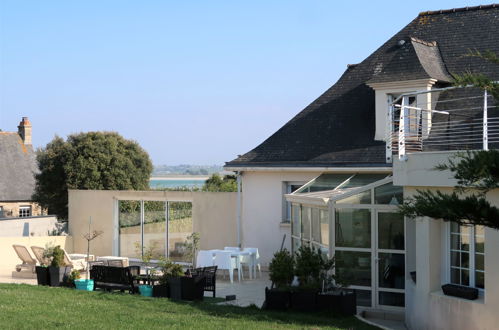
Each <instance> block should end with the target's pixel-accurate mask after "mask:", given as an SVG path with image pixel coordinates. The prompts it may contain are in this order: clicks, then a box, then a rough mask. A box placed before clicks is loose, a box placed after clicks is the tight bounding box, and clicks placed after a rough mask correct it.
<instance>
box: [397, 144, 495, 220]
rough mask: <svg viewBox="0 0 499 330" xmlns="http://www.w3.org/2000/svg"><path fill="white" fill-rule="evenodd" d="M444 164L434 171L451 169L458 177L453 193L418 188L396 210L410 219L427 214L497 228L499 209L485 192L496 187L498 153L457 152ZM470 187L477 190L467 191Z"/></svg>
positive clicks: (432, 216) (492, 151)
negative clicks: (468, 192) (490, 201)
mask: <svg viewBox="0 0 499 330" xmlns="http://www.w3.org/2000/svg"><path fill="white" fill-rule="evenodd" d="M456 157H457V159H458V160H456V159H450V160H449V162H448V163H447V164H441V165H439V166H437V168H436V169H437V170H450V171H451V172H453V173H454V177H455V178H456V179H457V180H458V186H456V187H455V191H454V192H453V193H452V194H444V193H442V192H440V191H436V192H433V191H427V190H418V191H417V193H416V194H415V195H414V196H413V197H412V198H409V199H407V200H406V201H405V202H404V204H402V205H400V206H399V211H400V213H402V214H403V215H404V216H406V217H409V218H415V217H430V218H434V219H442V220H444V221H453V222H456V223H458V224H472V225H483V226H486V227H490V228H495V229H499V209H498V208H497V207H495V206H492V205H490V203H489V202H488V201H487V200H486V199H485V194H486V192H487V191H489V190H491V189H494V188H498V182H499V181H498V179H499V152H498V151H497V150H490V151H484V150H481V151H470V152H467V153H459V154H457V156H456ZM469 190H473V191H476V190H478V191H479V193H478V194H476V193H470V194H468V195H465V196H461V195H463V193H466V192H467V191H469Z"/></svg>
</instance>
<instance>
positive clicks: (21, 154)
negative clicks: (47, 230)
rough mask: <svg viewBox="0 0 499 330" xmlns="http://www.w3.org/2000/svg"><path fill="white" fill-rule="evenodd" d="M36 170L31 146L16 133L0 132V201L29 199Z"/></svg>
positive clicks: (33, 185)
mask: <svg viewBox="0 0 499 330" xmlns="http://www.w3.org/2000/svg"><path fill="white" fill-rule="evenodd" d="M37 171H38V167H37V164H36V157H35V153H34V151H33V147H32V146H31V145H24V143H23V141H22V140H21V138H20V136H19V135H18V134H17V133H11V132H0V201H30V200H31V195H32V194H33V191H34V188H35V177H34V174H35V173H36V172H37Z"/></svg>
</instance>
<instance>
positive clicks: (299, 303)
mask: <svg viewBox="0 0 499 330" xmlns="http://www.w3.org/2000/svg"><path fill="white" fill-rule="evenodd" d="M317 293H318V292H317V290H300V291H294V292H291V304H290V305H291V309H293V310H295V311H298V312H312V311H316V310H317Z"/></svg>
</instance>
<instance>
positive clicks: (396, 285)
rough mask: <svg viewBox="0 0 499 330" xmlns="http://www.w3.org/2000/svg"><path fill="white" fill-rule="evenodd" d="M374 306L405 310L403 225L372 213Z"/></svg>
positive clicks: (400, 219)
mask: <svg viewBox="0 0 499 330" xmlns="http://www.w3.org/2000/svg"><path fill="white" fill-rule="evenodd" d="M376 238H377V242H376V249H375V259H374V260H375V273H376V275H375V281H376V283H375V286H374V288H375V292H374V295H375V300H376V302H375V306H378V307H386V306H389V307H395V308H397V307H398V308H403V307H404V306H405V294H404V291H405V221H404V217H403V216H402V215H400V214H398V213H395V212H389V211H377V212H376Z"/></svg>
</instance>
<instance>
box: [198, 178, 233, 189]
mask: <svg viewBox="0 0 499 330" xmlns="http://www.w3.org/2000/svg"><path fill="white" fill-rule="evenodd" d="M201 190H202V191H211V192H232V191H237V179H236V176H235V175H225V176H224V177H223V178H221V177H220V175H218V174H213V175H212V176H211V177H210V178H209V179H208V180H206V182H205V184H204V186H203V188H202V189H201Z"/></svg>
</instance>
